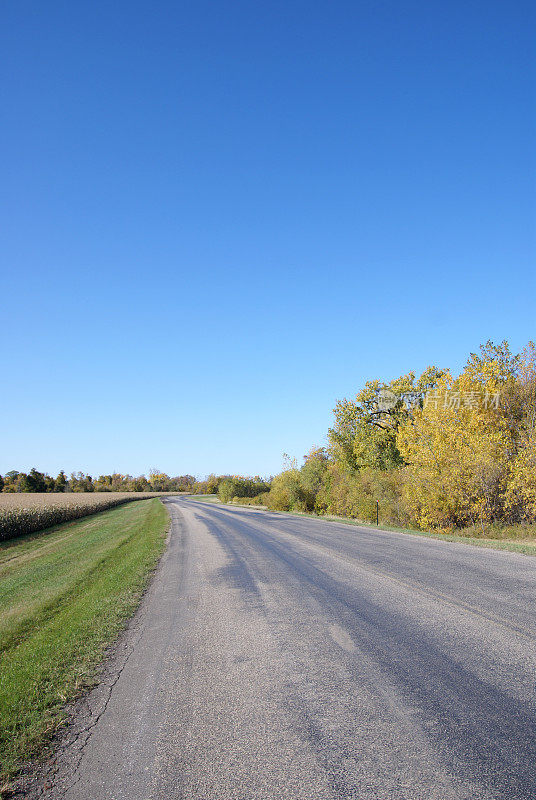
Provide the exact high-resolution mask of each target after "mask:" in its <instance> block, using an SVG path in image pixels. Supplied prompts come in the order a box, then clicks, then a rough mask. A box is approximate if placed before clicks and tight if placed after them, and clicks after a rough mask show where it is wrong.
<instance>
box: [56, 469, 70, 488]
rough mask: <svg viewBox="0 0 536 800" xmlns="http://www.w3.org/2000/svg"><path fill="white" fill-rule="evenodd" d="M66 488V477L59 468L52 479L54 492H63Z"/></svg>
mask: <svg viewBox="0 0 536 800" xmlns="http://www.w3.org/2000/svg"><path fill="white" fill-rule="evenodd" d="M66 488H67V477H66V475H65V472H64V471H63V470H60V472H59V473H58V477H57V478H56V480H55V481H54V491H55V492H64V491H65V490H66Z"/></svg>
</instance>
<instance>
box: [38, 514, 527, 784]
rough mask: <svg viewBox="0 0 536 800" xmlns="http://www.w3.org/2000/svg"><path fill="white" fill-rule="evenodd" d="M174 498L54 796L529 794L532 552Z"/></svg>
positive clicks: (72, 737)
mask: <svg viewBox="0 0 536 800" xmlns="http://www.w3.org/2000/svg"><path fill="white" fill-rule="evenodd" d="M166 502H167V506H168V509H169V511H170V513H171V515H172V520H173V525H172V532H171V537H170V542H169V546H168V549H167V551H166V554H165V555H164V557H163V559H162V562H161V564H160V566H159V569H158V571H157V574H156V576H155V579H154V581H153V582H152V585H151V588H150V590H149V592H148V593H147V595H146V597H145V599H144V601H143V604H142V607H141V609H140V612H139V613H138V615H137V616H136V618H135V620H134V622H133V624H132V625H131V627H130V629H129V631H128V633H127V634H126V636H125V637H124V642H123V643H122V646H121V648H120V651H119V653H118V654H117V656H116V657H115V660H114V661H113V663H111V664H110V666H109V668H108V670H107V673H106V678H105V681H104V683H103V684H102V685H101V686H100V687H99V688H98V689H97V690H95V692H93V693H92V694H91V695H90V696H89V698H88V703H87V711H86V713H85V715H83V714H80V716H79V718H78V719H77V720H75V724H74V725H73V727H72V729H71V731H70V734H69V739H68V741H67V742H66V744H65V746H64V747H63V748H62V750H61V752H60V753H59V755H58V759H57V763H56V769H57V771H56V773H55V775H52V776H51V777H50V781H51V787H50V788H49V789H48V790H47V791H46V792H45V796H46V797H51V798H59V797H65V798H67V800H96V798H99V800H107V799H111V798H113V800H150V799H151V800H164V799H165V800H170V798H173V799H175V798H176V799H177V800H178V799H179V798H181V799H182V798H185V799H188V800H189V799H190V798H192V799H193V798H195V799H196V800H231V799H233V800H235V799H236V800H261V799H262V798H267V800H277V798H291V800H328V798H329V800H334V799H335V798H362V799H363V800H373V799H374V800H376V799H377V800H390V799H391V798H396V799H397V800H460V798H467V800H469V798H470V799H471V800H500V799H501V798H515V799H516V800H524V799H526V800H528V799H529V798H531V800H533V799H534V798H535V797H536V726H535V722H536V700H535V681H536V619H535V611H536V599H535V598H536V595H535V589H536V560H535V559H533V558H530V557H526V556H522V555H517V554H513V553H505V552H497V551H494V550H486V549H482V548H473V547H468V546H466V545H461V544H460V545H457V544H450V543H447V542H440V541H437V540H431V539H426V538H420V537H416V536H407V535H404V534H396V533H387V532H376V531H369V530H367V529H362V528H356V527H354V526H349V525H344V524H334V523H328V522H322V521H321V520H316V519H310V518H305V517H291V516H285V515H280V514H271V513H266V512H260V511H254V510H250V509H240V508H233V507H222V506H218V505H210V504H206V503H200V502H196V501H192V500H187V499H169V500H167V501H166Z"/></svg>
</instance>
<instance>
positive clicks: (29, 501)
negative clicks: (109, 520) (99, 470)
mask: <svg viewBox="0 0 536 800" xmlns="http://www.w3.org/2000/svg"><path fill="white" fill-rule="evenodd" d="M170 494H176V493H174V492H87V493H86V492H72V493H58V494H54V493H46V494H37V493H35V494H32V493H27V494H26V493H3V492H2V493H0V541H5V540H6V539H13V538H15V537H16V536H23V535H24V534H27V533H34V532H35V531H40V530H42V529H43V528H50V527H51V526H53V525H59V524H60V523H61V522H69V521H71V520H74V519H79V518H80V517H86V516H88V515H89V514H96V513H97V512H99V511H104V510H105V509H107V508H113V507H115V506H119V505H122V504H123V503H129V502H132V501H133V500H146V499H148V498H150V497H163V496H166V495H170Z"/></svg>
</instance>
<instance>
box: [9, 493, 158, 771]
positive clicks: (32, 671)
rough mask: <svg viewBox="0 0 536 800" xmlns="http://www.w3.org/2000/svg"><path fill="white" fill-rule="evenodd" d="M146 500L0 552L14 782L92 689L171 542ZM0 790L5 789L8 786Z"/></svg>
mask: <svg viewBox="0 0 536 800" xmlns="http://www.w3.org/2000/svg"><path fill="white" fill-rule="evenodd" d="M167 525H168V515H167V512H166V510H165V508H164V506H163V505H162V503H161V502H160V501H159V500H157V499H150V500H144V501H141V502H139V503H132V504H129V505H126V506H121V507H120V508H115V509H112V510H108V511H105V512H102V513H99V514H96V515H95V516H93V517H91V518H88V519H84V520H78V521H77V522H73V523H70V524H64V525H60V526H58V527H56V528H55V529H53V530H52V531H51V532H49V533H47V535H46V536H31V537H30V536H28V537H25V538H23V539H17V540H15V541H10V542H4V543H2V544H0V753H1V763H0V775H1V779H2V782H4V784H5V782H7V781H8V780H9V779H10V778H11V777H12V776H13V775H14V774H15V772H16V771H17V769H18V768H19V767H20V766H21V764H22V763H23V762H24V761H26V760H27V759H28V758H30V757H32V756H34V755H36V754H37V753H38V752H39V749H40V748H41V747H42V745H43V743H44V742H46V740H47V739H48V738H49V737H50V736H51V735H52V733H53V732H54V731H55V730H56V729H57V727H58V725H59V724H60V723H61V722H62V719H63V708H64V706H65V703H66V702H68V701H70V700H72V699H74V698H75V697H76V696H77V695H79V694H80V693H81V692H82V691H83V690H84V689H86V688H87V687H89V686H90V685H92V683H93V682H94V681H95V678H96V674H97V666H98V664H99V662H100V661H101V660H102V657H103V654H104V652H105V649H106V647H107V645H109V644H110V642H112V641H113V640H114V638H115V637H116V636H117V633H118V631H119V630H120V628H121V627H122V625H123V624H124V621H125V620H126V619H127V618H128V617H129V616H130V615H131V614H132V612H133V610H134V608H135V607H136V605H137V603H138V601H139V598H140V595H141V592H142V590H143V588H144V586H145V584H146V581H147V576H148V574H149V573H150V571H151V570H152V569H153V568H154V566H155V564H156V562H157V559H158V557H159V555H160V553H161V552H162V550H163V547H164V542H165V533H166V529H167ZM0 785H1V783H0Z"/></svg>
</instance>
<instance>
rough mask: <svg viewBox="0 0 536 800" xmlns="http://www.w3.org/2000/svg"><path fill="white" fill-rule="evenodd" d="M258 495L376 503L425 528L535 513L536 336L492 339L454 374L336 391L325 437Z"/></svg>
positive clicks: (509, 520)
mask: <svg viewBox="0 0 536 800" xmlns="http://www.w3.org/2000/svg"><path fill="white" fill-rule="evenodd" d="M237 487H238V489H240V486H239V484H237ZM236 494H237V495H239V491H237V492H236ZM220 496H221V497H222V499H224V497H223V496H222V491H220ZM244 496H247V497H249V496H250V495H249V494H247V495H244ZM246 502H249V501H246ZM253 502H258V503H260V504H263V505H266V506H268V507H269V508H272V509H278V510H282V511H285V510H286V511H288V510H290V511H313V512H316V513H319V514H332V515H340V516H345V517H353V518H356V519H359V520H363V521H375V518H376V503H378V504H379V515H380V520H381V521H382V522H383V523H384V524H385V523H390V524H393V525H397V526H401V527H408V526H410V527H419V528H423V529H428V528H434V529H439V530H451V529H454V528H471V527H474V528H475V531H476V532H478V530H481V531H482V532H484V529H485V528H489V526H490V525H493V524H497V525H498V526H505V525H516V524H519V523H523V524H531V523H535V522H536V347H535V345H534V344H533V343H532V342H529V344H528V345H527V347H526V348H525V349H524V350H523V352H521V353H520V354H512V353H511V351H510V348H509V345H508V343H507V342H502V343H501V344H499V345H495V344H494V343H493V342H491V341H488V342H487V343H486V344H485V345H483V346H482V347H481V348H480V352H479V353H471V355H470V356H469V358H468V360H467V363H466V365H465V367H464V369H463V371H462V372H461V374H460V375H457V376H455V375H453V374H452V373H451V372H450V371H449V370H448V369H438V368H437V367H429V368H428V369H426V370H425V371H424V372H423V373H422V374H421V375H420V376H417V375H416V373H415V372H410V373H408V374H407V375H402V376H401V377H399V378H395V379H394V380H391V381H389V382H385V381H382V380H372V381H368V382H367V383H366V384H365V386H364V387H363V389H361V391H360V392H358V394H357V395H356V396H355V398H354V399H350V400H348V399H345V400H341V401H339V402H338V403H337V405H336V407H335V409H334V423H333V426H332V428H331V429H330V430H329V431H328V446H327V447H317V448H313V449H312V450H311V451H310V453H309V454H308V455H307V456H305V458H304V462H303V464H302V465H301V466H300V465H298V464H297V463H296V462H290V461H289V463H288V467H287V469H285V470H284V471H283V472H282V473H281V474H279V475H277V476H276V477H275V478H274V479H273V480H272V481H271V485H270V489H269V491H264V492H262V493H259V495H258V496H257V498H255V500H254V501H253Z"/></svg>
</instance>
